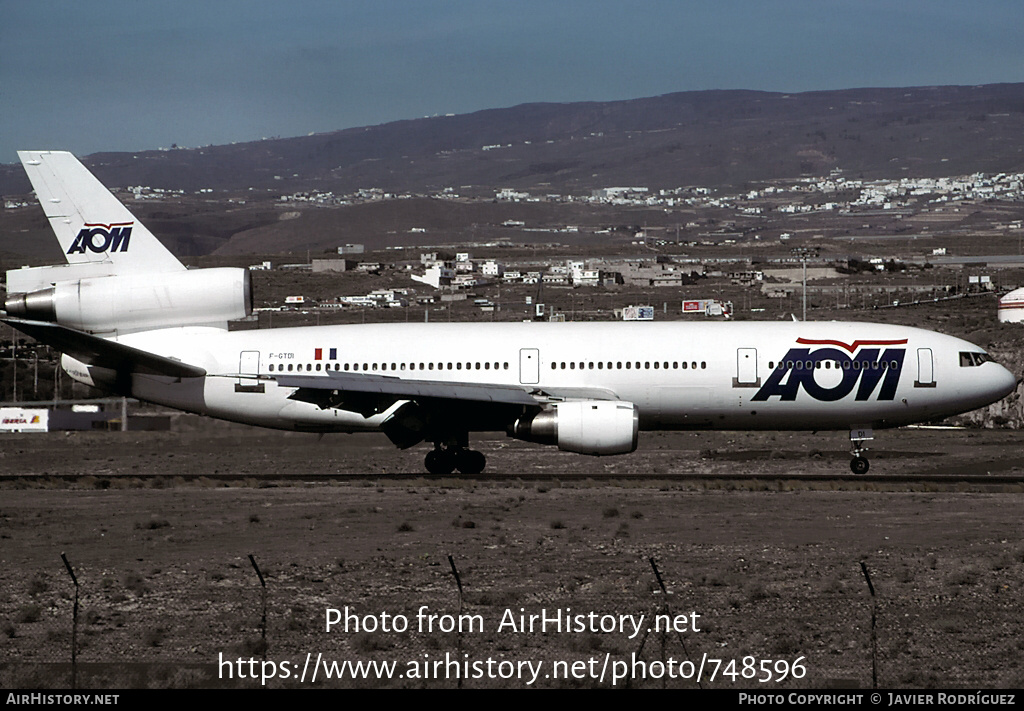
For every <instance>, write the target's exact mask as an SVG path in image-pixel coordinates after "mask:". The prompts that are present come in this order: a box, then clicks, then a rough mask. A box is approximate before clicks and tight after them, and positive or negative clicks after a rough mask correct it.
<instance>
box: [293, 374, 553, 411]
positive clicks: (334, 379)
mask: <svg viewBox="0 0 1024 711" xmlns="http://www.w3.org/2000/svg"><path fill="white" fill-rule="evenodd" d="M274 379H275V380H276V381H277V382H278V384H279V385H283V386H285V387H290V388H291V387H294V388H299V389H300V391H301V390H329V391H331V390H337V391H339V392H350V393H373V394H377V395H391V396H397V397H399V398H400V399H410V400H412V399H420V398H431V399H441V400H468V401H474V402H493V403H501V404H505V405H529V406H536V405H538V404H539V402H538V400H537V399H536V398H535V397H533V396H532V395H530V393H528V392H527V391H526V390H525V389H523V388H522V387H519V386H515V385H495V384H490V383H486V384H485V383H442V382H435V381H430V380H411V379H405V378H395V377H389V376H386V375H377V374H370V373H343V372H339V371H333V370H332V371H329V372H328V373H327V374H326V376H325V375H276V376H274ZM296 399H306V396H305V395H299V397H298V398H296Z"/></svg>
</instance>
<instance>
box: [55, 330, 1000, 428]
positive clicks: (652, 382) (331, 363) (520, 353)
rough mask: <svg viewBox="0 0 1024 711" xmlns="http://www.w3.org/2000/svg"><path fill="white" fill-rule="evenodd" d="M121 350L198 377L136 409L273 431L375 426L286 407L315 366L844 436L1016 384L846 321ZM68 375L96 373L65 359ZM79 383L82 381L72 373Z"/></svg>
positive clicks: (254, 339)
mask: <svg viewBox="0 0 1024 711" xmlns="http://www.w3.org/2000/svg"><path fill="white" fill-rule="evenodd" d="M118 340H120V341H121V342H123V343H126V344H128V345H131V346H134V347H136V348H140V349H143V350H147V351H151V352H154V353H158V354H161V355H164V356H168V357H172V358H177V359H180V360H182V361H184V362H186V363H191V364H195V365H198V366H201V367H203V368H205V369H206V370H207V372H208V375H207V376H206V377H203V378H185V379H183V380H174V379H172V378H167V377H154V376H144V375H138V374H136V375H134V376H133V380H132V393H133V394H134V395H135V396H136V397H139V398H140V399H143V400H147V401H150V402H155V403H159V404H162V405H167V406H170V407H175V408H179V409H182V410H187V411H193V412H198V413H202V414H206V415H210V416H213V417H218V418H222V419H226V420H232V421H236V422H244V423H248V424H252V425H260V426H263V427H273V428H281V429H300V430H302V429H307V430H320V431H338V432H353V431H363V430H374V429H376V428H377V427H378V426H379V425H380V423H381V421H382V420H383V419H385V418H386V417H387V416H388V414H389V412H391V411H393V410H394V407H398V405H399V404H400V403H396V405H395V406H394V407H393V408H390V409H389V411H388V412H383V413H379V414H375V415H371V416H369V417H364V416H363V415H360V414H359V413H356V412H350V411H347V410H344V409H338V408H323V409H322V408H320V407H318V406H317V405H314V404H311V403H308V402H301V401H296V400H293V399H289V395H291V394H292V393H294V392H295V388H294V387H283V386H279V385H278V384H277V382H276V381H275V380H274V378H275V376H281V375H287V374H291V375H307V376H308V375H312V376H316V375H320V376H323V377H327V376H326V371H327V370H336V371H339V372H346V371H347V372H353V371H358V372H359V373H368V374H375V375H383V376H389V377H394V378H400V379H411V380H417V381H431V382H446V383H482V384H493V385H513V386H521V387H523V388H524V389H526V390H528V391H539V392H543V393H548V394H551V395H554V396H556V397H564V398H565V399H567V400H572V399H594V398H597V399H612V400H622V401H626V402H630V403H633V404H635V405H636V406H637V409H638V411H639V416H640V427H641V428H642V429H648V430H651V429H693V428H707V429H810V430H826V429H847V428H851V427H893V426H899V425H904V424H909V423H913V422H921V421H927V420H933V419H939V418H942V417H946V416H949V415H952V414H956V413H960V412H966V411H969V410H973V409H976V408H978V407H983V406H985V405H987V404H989V403H991V402H994V401H996V400H998V399H1000V398H1002V397H1004V396H1006V395H1007V394H1009V393H1010V392H1012V390H1013V389H1014V387H1015V378H1014V376H1013V375H1012V374H1011V373H1010V372H1009V371H1007V370H1006V369H1005V368H1003V367H1002V366H1000V365H998V364H997V363H994V362H991V361H990V360H988V359H987V356H986V357H985V359H981V358H979V357H978V355H974V356H970V357H966V358H965V357H964V356H962V355H961V354H963V353H968V354H983V351H982V349H980V348H978V347H977V346H974V345H972V344H970V343H968V342H966V341H963V340H961V339H958V338H954V337H952V336H946V335H943V334H938V333H934V332H931V331H926V330H922V329H917V328H911V327H905V326H893V325H880V324H869V323H849V322H803V323H797V322H781V323H780V322H716V323H699V324H698V323H681V322H673V323H622V322H614V323H484V324H476V323H447V324H440V323H434V324H367V325H344V326H317V327H301V328H280V329H264V330H250V331H231V332H229V331H224V330H220V329H214V328H187V327H186V328H172V329H162V330H157V331H148V332H141V333H134V334H130V335H126V336H122V337H121V338H120V339H118ZM65 364H66V368H67V369H68V371H69V372H70V373H71V374H72V376H73V377H76V378H79V379H82V380H85V381H86V382H89V381H90V380H94V381H97V382H98V381H99V380H100V379H101V378H98V377H96V376H97V372H96V369H94V368H93V369H87V368H85V366H82V365H81V364H80V363H77V362H76V361H73V360H70V359H66V360H65ZM83 376H84V377H83Z"/></svg>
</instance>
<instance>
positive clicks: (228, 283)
mask: <svg viewBox="0 0 1024 711" xmlns="http://www.w3.org/2000/svg"><path fill="white" fill-rule="evenodd" d="M9 274H10V273H9ZM5 308H6V309H7V313H8V314H9V315H11V316H15V317H18V318H25V319H31V320H35V321H50V322H54V323H58V324H60V325H62V326H67V327H69V328H74V329H77V330H79V331H88V332H90V333H109V332H114V331H116V332H118V333H126V332H130V331H142V330H149V329H154V328H165V327H173V326H196V325H207V324H223V323H226V322H227V321H231V320H234V319H239V318H244V317H246V316H248V315H249V314H251V313H252V281H251V277H250V276H249V270H248V269H236V268H229V267H224V268H216V269H194V270H191V271H180V272H171V273H165V274H120V275H111V276H98V277H89V278H83V279H78V280H73V281H57V282H56V283H54V284H53V286H50V287H46V288H43V289H37V290H35V291H30V292H26V293H13V294H8V296H7V299H6V302H5Z"/></svg>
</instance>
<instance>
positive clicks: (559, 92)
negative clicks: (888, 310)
mask: <svg viewBox="0 0 1024 711" xmlns="http://www.w3.org/2000/svg"><path fill="white" fill-rule="evenodd" d="M1022 39H1024V2H1021V1H1020V0H972V2H963V0H955V1H954V0H707V1H706V2H705V1H699V2H698V1H688V0H648V1H645V0H633V1H632V2H627V1H625V0H622V1H619V2H612V1H610V0H591V1H589V2H584V1H582V0H572V1H560V0H540V1H537V0H504V1H502V2H498V1H492V0H374V1H372V2H370V1H362V0H308V1H307V0H290V2H287V3H285V2H281V1H280V0H273V1H265V0H249V1H246V0H214V1H213V2H211V1H210V0H203V1H202V2H193V1H192V0H176V1H175V2H149V1H143V0H103V1H102V2H82V1H81V0H31V1H30V2H29V1H26V0H0V163H12V162H15V161H16V160H17V155H16V153H15V151H17V150H19V149H22V150H23V149H60V150H70V151H73V152H74V153H76V154H78V155H80V156H84V155H88V154H90V153H95V152H99V151H135V150H147V149H155V148H159V147H170V146H171V145H174V144H176V145H179V146H183V147H195V146H201V145H208V144H223V143H231V142H235V141H251V140H259V139H260V138H264V137H275V136H280V137H289V136H301V135H306V134H308V133H313V132H324V131H333V130H338V129H343V128H351V127H355V126H367V125H376V124H381V123H386V122H389V121H395V120H400V119H410V118H419V117H422V116H430V115H435V114H446V113H468V112H472V111H478V110H481V109H488V108H501V107H507V106H515V105H517V104H522V103H530V102H573V101H609V100H618V99H633V98H639V97H645V96H655V95H659V94H666V93H670V92H676V91H692V90H703V89H756V90H764V91H782V92H801V91H815V90H827V89H847V88H858V87H892V86H931V85H950V84H961V85H973V84H991V83H1000V82H1024V42H1022Z"/></svg>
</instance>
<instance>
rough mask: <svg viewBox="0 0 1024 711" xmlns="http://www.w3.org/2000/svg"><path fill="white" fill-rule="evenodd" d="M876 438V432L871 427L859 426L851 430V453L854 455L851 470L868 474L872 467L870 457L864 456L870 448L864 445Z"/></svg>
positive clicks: (855, 472)
mask: <svg viewBox="0 0 1024 711" xmlns="http://www.w3.org/2000/svg"><path fill="white" fill-rule="evenodd" d="M874 438H875V434H874V432H872V431H871V428H869V427H859V428H853V429H851V430H850V445H851V447H852V450H851V451H850V454H852V455H853V459H851V460H850V470H851V471H852V472H853V473H854V474H867V473H868V469H869V468H870V467H871V464H870V462H868V458H867V457H865V456H864V452H866V451H867V450H868V448H867V447H865V446H864V442H867V441H870V440H873V439H874Z"/></svg>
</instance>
